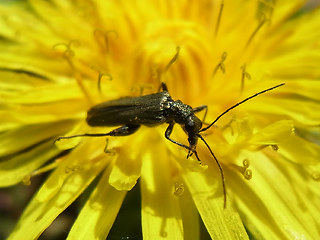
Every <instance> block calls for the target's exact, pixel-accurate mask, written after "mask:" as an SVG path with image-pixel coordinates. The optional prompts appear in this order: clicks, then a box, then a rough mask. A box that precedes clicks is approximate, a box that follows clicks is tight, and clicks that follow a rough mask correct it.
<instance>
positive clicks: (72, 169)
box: [64, 165, 82, 174]
mask: <svg viewBox="0 0 320 240" xmlns="http://www.w3.org/2000/svg"><path fill="white" fill-rule="evenodd" d="M81 169H82V168H81V166H80V165H74V166H72V167H66V168H65V169H64V172H65V173H67V174H68V173H73V172H78V171H80V170H81Z"/></svg>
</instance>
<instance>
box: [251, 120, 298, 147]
mask: <svg viewBox="0 0 320 240" xmlns="http://www.w3.org/2000/svg"><path fill="white" fill-rule="evenodd" d="M293 132H294V127H293V121H291V120H281V121H277V122H275V123H273V124H270V125H269V126H267V127H265V128H263V129H261V130H259V131H258V132H257V133H255V134H254V135H253V136H252V138H251V139H250V144H256V145H276V144H279V143H280V142H283V141H286V140H288V138H289V137H290V136H291V135H292V134H293Z"/></svg>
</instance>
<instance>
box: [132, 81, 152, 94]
mask: <svg viewBox="0 0 320 240" xmlns="http://www.w3.org/2000/svg"><path fill="white" fill-rule="evenodd" d="M152 89H153V87H152V85H149V84H135V85H133V86H132V87H131V91H132V92H137V91H138V92H139V96H142V95H143V92H144V90H152Z"/></svg>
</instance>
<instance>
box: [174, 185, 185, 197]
mask: <svg viewBox="0 0 320 240" xmlns="http://www.w3.org/2000/svg"><path fill="white" fill-rule="evenodd" d="M183 192H184V185H183V183H179V182H176V183H175V184H174V192H173V194H174V195H175V196H176V197H179V196H181V195H182V194H183Z"/></svg>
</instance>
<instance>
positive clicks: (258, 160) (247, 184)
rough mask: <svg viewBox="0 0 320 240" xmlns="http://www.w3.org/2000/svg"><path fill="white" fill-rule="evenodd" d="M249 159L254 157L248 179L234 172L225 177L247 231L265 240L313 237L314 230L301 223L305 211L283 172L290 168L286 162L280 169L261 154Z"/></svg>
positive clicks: (306, 215)
mask: <svg viewBox="0 0 320 240" xmlns="http://www.w3.org/2000/svg"><path fill="white" fill-rule="evenodd" d="M247 154H249V155H250V153H247ZM251 154H252V153H251ZM247 156H248V155H247ZM250 159H255V161H251V165H250V166H251V169H252V171H253V172H254V177H253V178H252V179H251V180H250V181H244V180H243V178H242V177H240V175H238V174H236V173H235V172H231V173H232V176H231V177H230V178H229V182H230V185H231V186H232V189H233V190H234V193H235V195H234V196H235V198H236V201H237V205H238V207H239V210H240V212H241V214H242V215H243V216H247V218H245V219H243V220H244V223H245V225H246V227H247V228H248V229H249V231H250V232H252V233H253V234H254V235H255V236H259V235H261V236H263V237H264V238H266V239H293V238H305V239H312V237H311V236H316V235H314V234H315V232H314V230H315V229H313V228H312V227H310V229H309V228H308V226H307V225H306V224H303V223H304V220H303V219H305V220H306V219H309V217H308V215H309V214H308V213H307V212H304V211H303V209H302V208H301V202H300V199H298V198H297V196H296V195H295V191H294V190H293V189H292V186H293V184H292V182H291V180H290V178H287V177H286V176H284V174H283V173H284V172H285V169H286V168H290V167H289V166H288V163H286V164H285V165H287V166H286V167H285V168H284V169H282V170H280V169H279V166H277V164H276V163H275V162H274V161H271V160H270V159H269V158H268V157H266V156H265V155H263V153H255V154H252V156H251V158H250ZM304 202H305V201H304ZM279 213H281V214H279ZM249 219H250V220H249ZM247 220H248V221H247ZM310 230H312V232H313V233H311V232H310ZM309 234H310V235H309Z"/></svg>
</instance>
